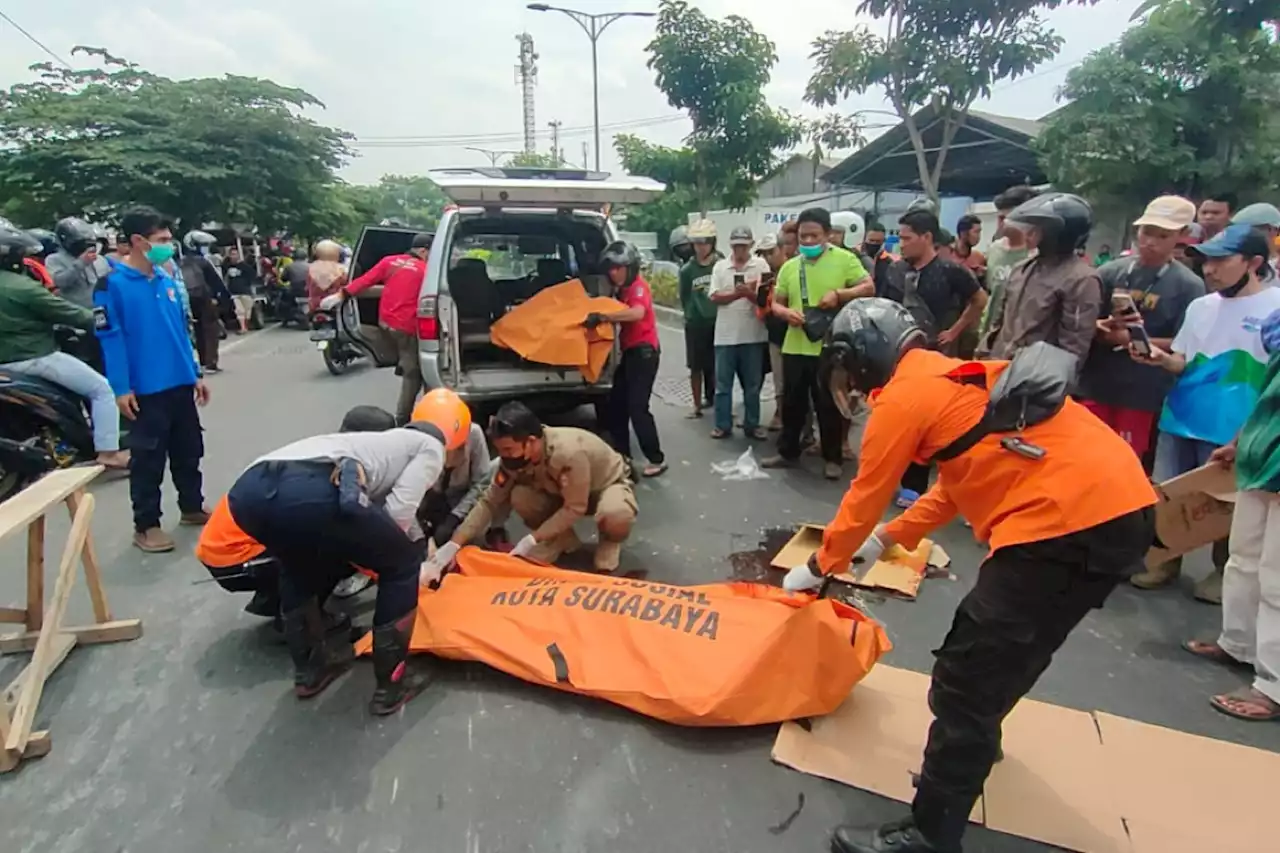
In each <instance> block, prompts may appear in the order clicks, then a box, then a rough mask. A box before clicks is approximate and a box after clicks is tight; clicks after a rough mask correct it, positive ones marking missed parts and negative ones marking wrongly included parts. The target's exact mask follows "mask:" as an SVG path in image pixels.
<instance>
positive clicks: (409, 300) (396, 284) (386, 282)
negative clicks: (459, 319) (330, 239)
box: [346, 255, 427, 335]
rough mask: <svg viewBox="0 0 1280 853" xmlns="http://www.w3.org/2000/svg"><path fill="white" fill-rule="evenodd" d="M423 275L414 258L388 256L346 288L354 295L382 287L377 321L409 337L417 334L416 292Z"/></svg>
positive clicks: (420, 263)
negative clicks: (379, 285) (375, 287)
mask: <svg viewBox="0 0 1280 853" xmlns="http://www.w3.org/2000/svg"><path fill="white" fill-rule="evenodd" d="M426 275H427V263H426V261H424V260H422V259H421V258H419V257H417V256H416V255H390V256H388V257H385V258H383V259H382V260H380V261H378V263H377V265H376V266H374V268H373V269H371V270H369V271H368V272H367V273H365V274H364V275H362V276H360V277H359V278H358V279H356V280H355V281H353V282H351V283H350V284H348V285H347V287H346V291H347V293H349V294H350V295H352V296H355V295H356V294H357V293H359V292H360V291H362V290H365V289H366V288H370V287H373V286H374V285H375V284H381V285H383V288H382V298H381V300H379V302H378V320H379V321H380V322H381V323H382V325H384V326H386V327H387V328H388V329H395V330H396V331H397V332H404V333H405V334H409V335H416V334H417V333H418V291H420V290H421V289H422V280H423V279H424V278H426Z"/></svg>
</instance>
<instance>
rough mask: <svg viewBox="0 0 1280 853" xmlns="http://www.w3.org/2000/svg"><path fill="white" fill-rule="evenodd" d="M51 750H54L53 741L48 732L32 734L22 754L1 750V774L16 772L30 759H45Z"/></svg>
mask: <svg viewBox="0 0 1280 853" xmlns="http://www.w3.org/2000/svg"><path fill="white" fill-rule="evenodd" d="M51 749H53V741H52V740H51V739H50V738H49V733H48V732H47V731H39V732H32V733H31V737H29V738H27V745H26V747H25V748H24V749H23V750H22V753H21V754H18V753H17V752H10V751H9V750H7V749H0V773H8V772H9V771H10V770H16V769H17V767H18V765H19V764H21V763H22V762H24V761H26V760H27V759H29V758H44V757H45V756H46V755H48V754H49V750H51Z"/></svg>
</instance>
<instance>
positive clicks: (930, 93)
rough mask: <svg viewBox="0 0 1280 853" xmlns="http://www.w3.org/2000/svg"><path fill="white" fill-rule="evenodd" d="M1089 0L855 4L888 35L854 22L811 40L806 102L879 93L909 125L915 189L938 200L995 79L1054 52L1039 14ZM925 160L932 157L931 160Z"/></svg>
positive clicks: (865, 0)
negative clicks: (956, 149)
mask: <svg viewBox="0 0 1280 853" xmlns="http://www.w3.org/2000/svg"><path fill="white" fill-rule="evenodd" d="M1092 2H1095V0H972V2H965V3H955V2H952V0H862V3H861V5H859V6H858V13H859V14H860V15H870V16H872V17H874V18H876V19H877V20H882V21H884V22H885V25H886V27H887V33H886V35H883V36H881V35H879V34H877V33H875V32H872V30H871V29H870V28H869V27H866V26H859V27H856V28H854V29H852V30H849V31H847V32H833V31H828V32H827V33H826V34H825V35H823V36H822V37H820V38H818V39H817V40H816V41H815V42H814V43H813V47H814V50H813V54H812V58H813V59H814V60H815V61H816V66H817V67H816V68H815V70H814V73H813V76H812V77H811V78H810V80H809V85H808V87H807V89H806V90H805V100H806V101H808V102H809V103H811V104H814V105H816V106H826V105H832V104H835V103H837V102H838V101H840V100H841V99H843V98H847V97H849V96H850V95H852V94H863V93H865V92H867V91H869V90H871V89H876V88H879V89H883V90H884V93H885V96H886V98H887V99H888V101H889V103H891V104H892V105H893V109H894V112H895V113H897V115H898V117H899V118H900V119H901V120H902V122H903V124H904V125H905V126H906V130H907V135H908V136H909V137H910V139H911V147H912V149H913V150H914V152H915V156H916V166H917V168H918V169H919V173H920V186H921V188H922V189H923V190H924V192H925V193H926V194H927V195H928V196H929V198H931V199H933V200H934V201H935V202H936V201H937V199H938V184H939V182H940V181H941V178H942V173H943V168H944V167H945V165H946V159H947V152H948V149H949V148H950V147H951V143H952V142H953V141H954V139H955V135H956V132H957V131H958V130H959V129H960V127H962V126H963V125H964V121H965V118H966V117H967V116H968V114H969V109H970V107H972V106H973V103H974V101H976V100H977V99H978V98H979V97H983V96H986V95H990V94H991V87H992V86H993V85H994V84H995V83H997V82H998V81H1001V80H1006V79H1010V78H1014V77H1018V76H1019V75H1021V74H1025V73H1027V72H1029V71H1031V70H1032V69H1033V68H1035V67H1036V66H1037V65H1039V64H1040V63H1041V62H1044V61H1045V60H1047V59H1051V58H1052V57H1054V56H1056V55H1057V53H1058V50H1059V49H1060V48H1061V46H1062V39H1061V37H1059V36H1058V35H1057V34H1056V33H1055V32H1054V31H1053V30H1051V29H1049V28H1048V27H1047V26H1046V24H1045V22H1044V21H1043V19H1041V17H1040V16H1039V14H1038V11H1039V10H1040V9H1042V8H1045V9H1053V8H1057V7H1058V6H1061V5H1066V4H1069V3H1075V4H1085V3H1092ZM926 106H931V107H933V109H934V112H935V113H936V114H937V115H938V116H939V118H940V120H941V121H942V139H941V144H940V145H938V146H937V150H936V151H932V152H931V151H928V150H926V146H925V142H924V137H923V133H924V129H923V128H921V127H920V126H919V123H918V122H917V121H916V118H915V116H916V113H917V112H918V111H919V110H921V109H922V108H924V107H926ZM930 154H932V157H930Z"/></svg>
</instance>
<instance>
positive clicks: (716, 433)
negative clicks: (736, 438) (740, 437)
mask: <svg viewBox="0 0 1280 853" xmlns="http://www.w3.org/2000/svg"><path fill="white" fill-rule="evenodd" d="M731 435H733V431H732V430H727V429H720V427H716V428H715V429H713V430H712V431H711V437H712V438H715V439H721V438H728V437H729V436H731Z"/></svg>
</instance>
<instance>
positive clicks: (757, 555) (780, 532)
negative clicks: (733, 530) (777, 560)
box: [728, 527, 796, 586]
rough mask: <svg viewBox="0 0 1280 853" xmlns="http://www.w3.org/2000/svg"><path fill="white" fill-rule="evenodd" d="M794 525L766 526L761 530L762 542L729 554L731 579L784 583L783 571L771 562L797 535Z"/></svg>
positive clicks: (771, 584) (773, 584)
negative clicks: (745, 549)
mask: <svg viewBox="0 0 1280 853" xmlns="http://www.w3.org/2000/svg"><path fill="white" fill-rule="evenodd" d="M795 532H796V529H795V528H794V527H766V528H764V529H763V530H761V531H760V544H759V545H757V546H756V547H755V548H754V549H753V550H750V551H737V552H735V553H733V554H730V555H729V558H728V559H729V566H730V571H729V579H730V580H735V581H746V582H748V583H762V584H768V585H769V586H781V585H782V574H783V573H782V572H780V571H778V570H777V569H775V568H773V567H772V566H770V565H769V562H770V561H771V560H772V559H773V558H774V557H776V556H777V554H778V552H779V551H781V550H782V546H783V545H786V544H787V542H788V541H790V539H791V537H792V536H794V535H795Z"/></svg>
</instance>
